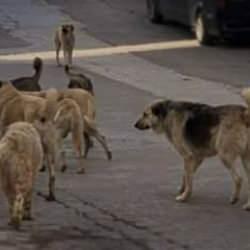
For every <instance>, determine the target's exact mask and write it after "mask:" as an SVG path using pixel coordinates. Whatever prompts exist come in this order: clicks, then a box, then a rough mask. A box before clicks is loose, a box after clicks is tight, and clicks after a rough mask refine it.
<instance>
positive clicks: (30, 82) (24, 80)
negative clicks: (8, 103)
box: [0, 57, 43, 91]
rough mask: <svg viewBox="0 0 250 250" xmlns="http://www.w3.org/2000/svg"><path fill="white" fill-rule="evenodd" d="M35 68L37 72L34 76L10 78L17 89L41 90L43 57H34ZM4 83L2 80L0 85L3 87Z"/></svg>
mask: <svg viewBox="0 0 250 250" xmlns="http://www.w3.org/2000/svg"><path fill="white" fill-rule="evenodd" d="M33 69H34V71H35V73H34V74H33V75H32V76H25V77H19V78H16V79H13V80H10V82H11V83H12V85H13V86H14V87H15V88H16V89H18V90H21V91H40V90H41V89H42V88H41V86H40V84H39V81H40V78H41V74H42V71H43V61H42V59H41V58H39V57H35V58H34V60H33ZM2 83H3V81H0V87H2Z"/></svg>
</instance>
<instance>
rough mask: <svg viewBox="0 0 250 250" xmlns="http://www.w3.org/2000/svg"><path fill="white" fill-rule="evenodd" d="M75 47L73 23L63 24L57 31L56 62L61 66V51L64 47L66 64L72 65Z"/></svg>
mask: <svg viewBox="0 0 250 250" xmlns="http://www.w3.org/2000/svg"><path fill="white" fill-rule="evenodd" d="M74 47H75V34H74V26H73V25H71V24H64V25H61V26H60V27H59V28H58V29H57V31H56V33H55V48H56V62H57V65H58V66H60V65H61V64H60V60H59V52H60V49H61V48H62V50H63V55H64V63H65V65H66V64H67V65H69V66H71V65H72V57H73V49H74Z"/></svg>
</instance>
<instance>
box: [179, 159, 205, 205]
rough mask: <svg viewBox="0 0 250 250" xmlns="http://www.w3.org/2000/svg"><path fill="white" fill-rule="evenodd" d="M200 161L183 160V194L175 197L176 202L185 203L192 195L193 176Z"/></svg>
mask: <svg viewBox="0 0 250 250" xmlns="http://www.w3.org/2000/svg"><path fill="white" fill-rule="evenodd" d="M201 162H202V160H201V159H197V158H195V157H189V158H186V159H184V171H185V173H184V176H183V181H182V186H183V192H182V193H181V194H180V195H178V196H177V197H176V201H182V202H183V201H186V200H187V199H188V198H189V197H190V196H191V194H192V189H193V174H194V173H195V171H196V170H197V168H198V167H199V166H200V164H201Z"/></svg>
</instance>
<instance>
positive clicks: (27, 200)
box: [23, 191, 32, 220]
mask: <svg viewBox="0 0 250 250" xmlns="http://www.w3.org/2000/svg"><path fill="white" fill-rule="evenodd" d="M31 205H32V191H30V192H28V193H27V194H26V195H25V197H24V211H23V220H32V216H31Z"/></svg>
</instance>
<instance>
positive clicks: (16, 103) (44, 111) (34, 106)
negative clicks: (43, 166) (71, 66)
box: [0, 83, 58, 200]
mask: <svg viewBox="0 0 250 250" xmlns="http://www.w3.org/2000/svg"><path fill="white" fill-rule="evenodd" d="M4 93H9V94H8V95H9V96H12V99H9V100H8V101H7V102H5V103H4V106H3V107H2V110H1V113H0V125H1V127H0V132H1V133H3V132H4V131H5V129H6V127H7V126H9V125H10V124H12V123H14V122H18V121H26V122H30V123H33V124H34V126H35V127H36V128H37V130H38V131H39V134H40V136H41V141H42V144H43V148H44V152H45V158H46V159H48V160H49V164H48V168H49V196H48V200H55V169H56V165H57V158H58V157H57V154H58V148H57V144H56V142H57V137H56V136H57V134H56V133H55V125H54V124H53V115H54V114H55V110H54V108H55V107H56V102H55V101H54V100H53V98H54V95H55V94H54V92H53V91H48V93H47V98H46V99H45V98H41V97H37V96H31V95H25V94H22V92H20V91H18V90H16V89H15V88H14V87H13V86H12V84H10V83H6V84H4V86H3V87H2V88H0V96H1V95H3V96H4ZM30 93H31V92H30ZM34 93H36V92H34ZM0 109H1V105H0Z"/></svg>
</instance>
